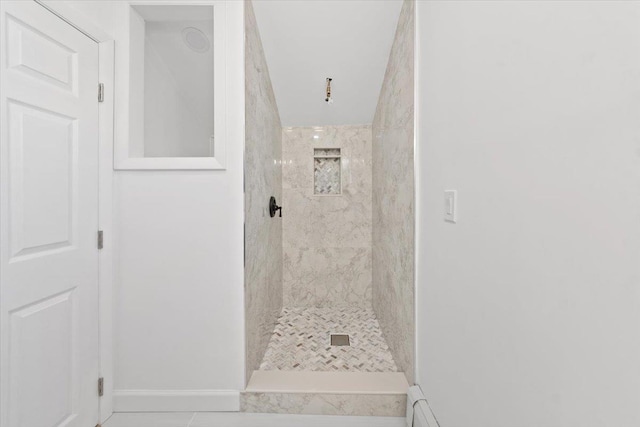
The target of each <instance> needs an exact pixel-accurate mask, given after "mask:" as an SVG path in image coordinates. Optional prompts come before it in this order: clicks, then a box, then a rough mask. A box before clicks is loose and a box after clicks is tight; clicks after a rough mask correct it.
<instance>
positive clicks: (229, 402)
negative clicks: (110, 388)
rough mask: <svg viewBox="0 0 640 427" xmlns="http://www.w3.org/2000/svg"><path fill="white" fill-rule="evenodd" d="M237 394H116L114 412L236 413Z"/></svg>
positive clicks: (150, 391) (118, 392) (238, 406)
mask: <svg viewBox="0 0 640 427" xmlns="http://www.w3.org/2000/svg"><path fill="white" fill-rule="evenodd" d="M239 410H240V392H238V391H234V390H114V392H113V411H114V412H217V411H225V412H235V411H239Z"/></svg>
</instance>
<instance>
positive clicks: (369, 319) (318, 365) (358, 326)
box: [260, 306, 398, 372]
mask: <svg viewBox="0 0 640 427" xmlns="http://www.w3.org/2000/svg"><path fill="white" fill-rule="evenodd" d="M331 334H348V335H349V341H350V343H349V345H348V346H346V345H345V346H332V345H331ZM260 370H263V371H273V370H279V371H332V372H333V371H341V372H344V371H347V372H349V371H356V372H397V371H398V368H397V366H396V364H395V362H394V360H393V356H392V355H391V352H390V351H389V347H388V346H387V342H386V341H385V339H384V337H383V336H382V330H381V329H380V325H378V320H377V319H376V316H375V314H374V312H373V309H371V308H362V307H354V306H345V307H335V308H333V307H294V308H283V309H282V314H281V315H280V317H279V318H278V323H277V324H276V328H275V330H274V331H273V335H272V337H271V341H269V346H268V347H267V351H266V353H265V355H264V359H263V360H262V363H261V364H260Z"/></svg>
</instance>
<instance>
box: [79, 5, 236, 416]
mask: <svg viewBox="0 0 640 427" xmlns="http://www.w3.org/2000/svg"><path fill="white" fill-rule="evenodd" d="M68 3H69V4H71V5H73V7H75V8H76V9H78V10H80V11H82V12H84V13H85V14H86V15H88V16H90V17H93V19H94V21H95V22H96V24H97V25H98V26H99V27H101V28H103V29H104V31H106V32H108V33H110V34H114V35H115V40H116V47H115V50H116V86H117V85H118V83H119V82H122V79H124V78H126V73H125V72H123V71H122V69H121V68H119V67H118V64H119V63H121V61H123V58H122V57H121V55H120V56H119V55H118V54H119V49H118V46H121V45H122V44H123V43H126V41H125V40H122V39H121V38H118V37H119V34H122V33H123V32H122V31H119V29H118V25H120V24H125V23H126V18H125V17H124V16H125V8H126V7H127V6H126V4H125V2H121V1H99V2H68ZM227 13H228V14H229V16H230V20H229V24H228V25H233V26H234V27H235V28H236V29H237V31H235V32H234V34H236V36H234V38H233V39H230V40H228V41H227V42H228V46H229V47H228V49H229V51H230V52H233V55H232V56H233V61H234V63H235V64H236V66H237V70H238V71H237V73H233V74H230V75H228V76H227V80H228V85H229V90H230V94H231V95H230V97H229V100H228V101H227V102H228V111H227V118H228V128H227V129H228V132H227V137H228V138H229V140H228V143H227V147H228V148H227V170H225V171H116V172H114V175H115V187H114V193H115V194H114V198H115V207H114V213H115V232H116V236H115V240H116V242H115V244H116V254H115V258H116V261H115V262H116V265H115V270H116V272H115V273H116V281H115V283H114V301H115V306H114V348H115V354H114V370H115V378H114V381H115V384H114V386H115V395H116V400H115V407H116V410H136V409H155V410H165V411H170V410H173V409H176V408H178V409H180V408H183V409H190V410H216V409H217V410H220V409H225V410H234V409H237V406H238V397H237V390H240V389H242V388H243V387H244V357H243V355H244V323H243V322H244V315H243V307H244V305H243V304H244V303H243V215H242V212H243V190H242V174H243V171H242V167H243V160H242V155H243V141H244V76H243V70H244V53H243V17H242V4H241V3H235V2H230V7H229V9H228V12H227ZM121 52H122V50H120V53H121ZM119 61H120V62H119ZM120 111H121V110H120V109H119V107H118V104H117V100H116V116H117V115H118V114H119V112H120ZM227 390H231V391H232V392H229V393H227V392H226V391H227ZM198 408H199V409H198Z"/></svg>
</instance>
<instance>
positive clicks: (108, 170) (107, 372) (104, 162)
mask: <svg viewBox="0 0 640 427" xmlns="http://www.w3.org/2000/svg"><path fill="white" fill-rule="evenodd" d="M98 46H99V50H100V53H99V59H98V61H99V72H98V74H99V80H100V82H101V83H103V84H104V101H103V102H102V103H100V104H99V107H98V108H99V115H100V118H99V120H100V124H99V130H100V147H99V150H100V151H99V190H98V194H99V196H98V209H99V210H98V226H99V229H100V230H102V231H103V232H104V234H103V236H104V238H103V239H104V240H103V243H104V247H103V249H102V250H100V251H99V252H98V257H99V262H98V287H99V289H98V292H99V299H100V306H99V312H100V313H99V315H100V376H101V377H102V378H104V394H103V396H102V398H101V399H100V422H104V421H106V420H107V418H109V417H110V416H111V414H112V413H113V320H112V318H113V315H112V308H113V255H114V239H113V235H114V228H113V117H114V89H113V88H114V86H115V85H114V81H115V80H114V79H115V76H114V69H115V67H114V65H115V62H114V60H115V56H114V55H115V43H114V41H113V40H111V41H105V42H102V43H100V44H99V45H98Z"/></svg>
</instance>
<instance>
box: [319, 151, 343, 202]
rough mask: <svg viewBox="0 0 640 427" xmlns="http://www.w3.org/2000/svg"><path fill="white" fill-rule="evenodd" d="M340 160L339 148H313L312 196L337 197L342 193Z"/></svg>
mask: <svg viewBox="0 0 640 427" xmlns="http://www.w3.org/2000/svg"><path fill="white" fill-rule="evenodd" d="M341 167H342V158H341V155H340V148H314V150H313V194H315V195H316V196H338V195H340V194H341V192H342V169H341Z"/></svg>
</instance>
